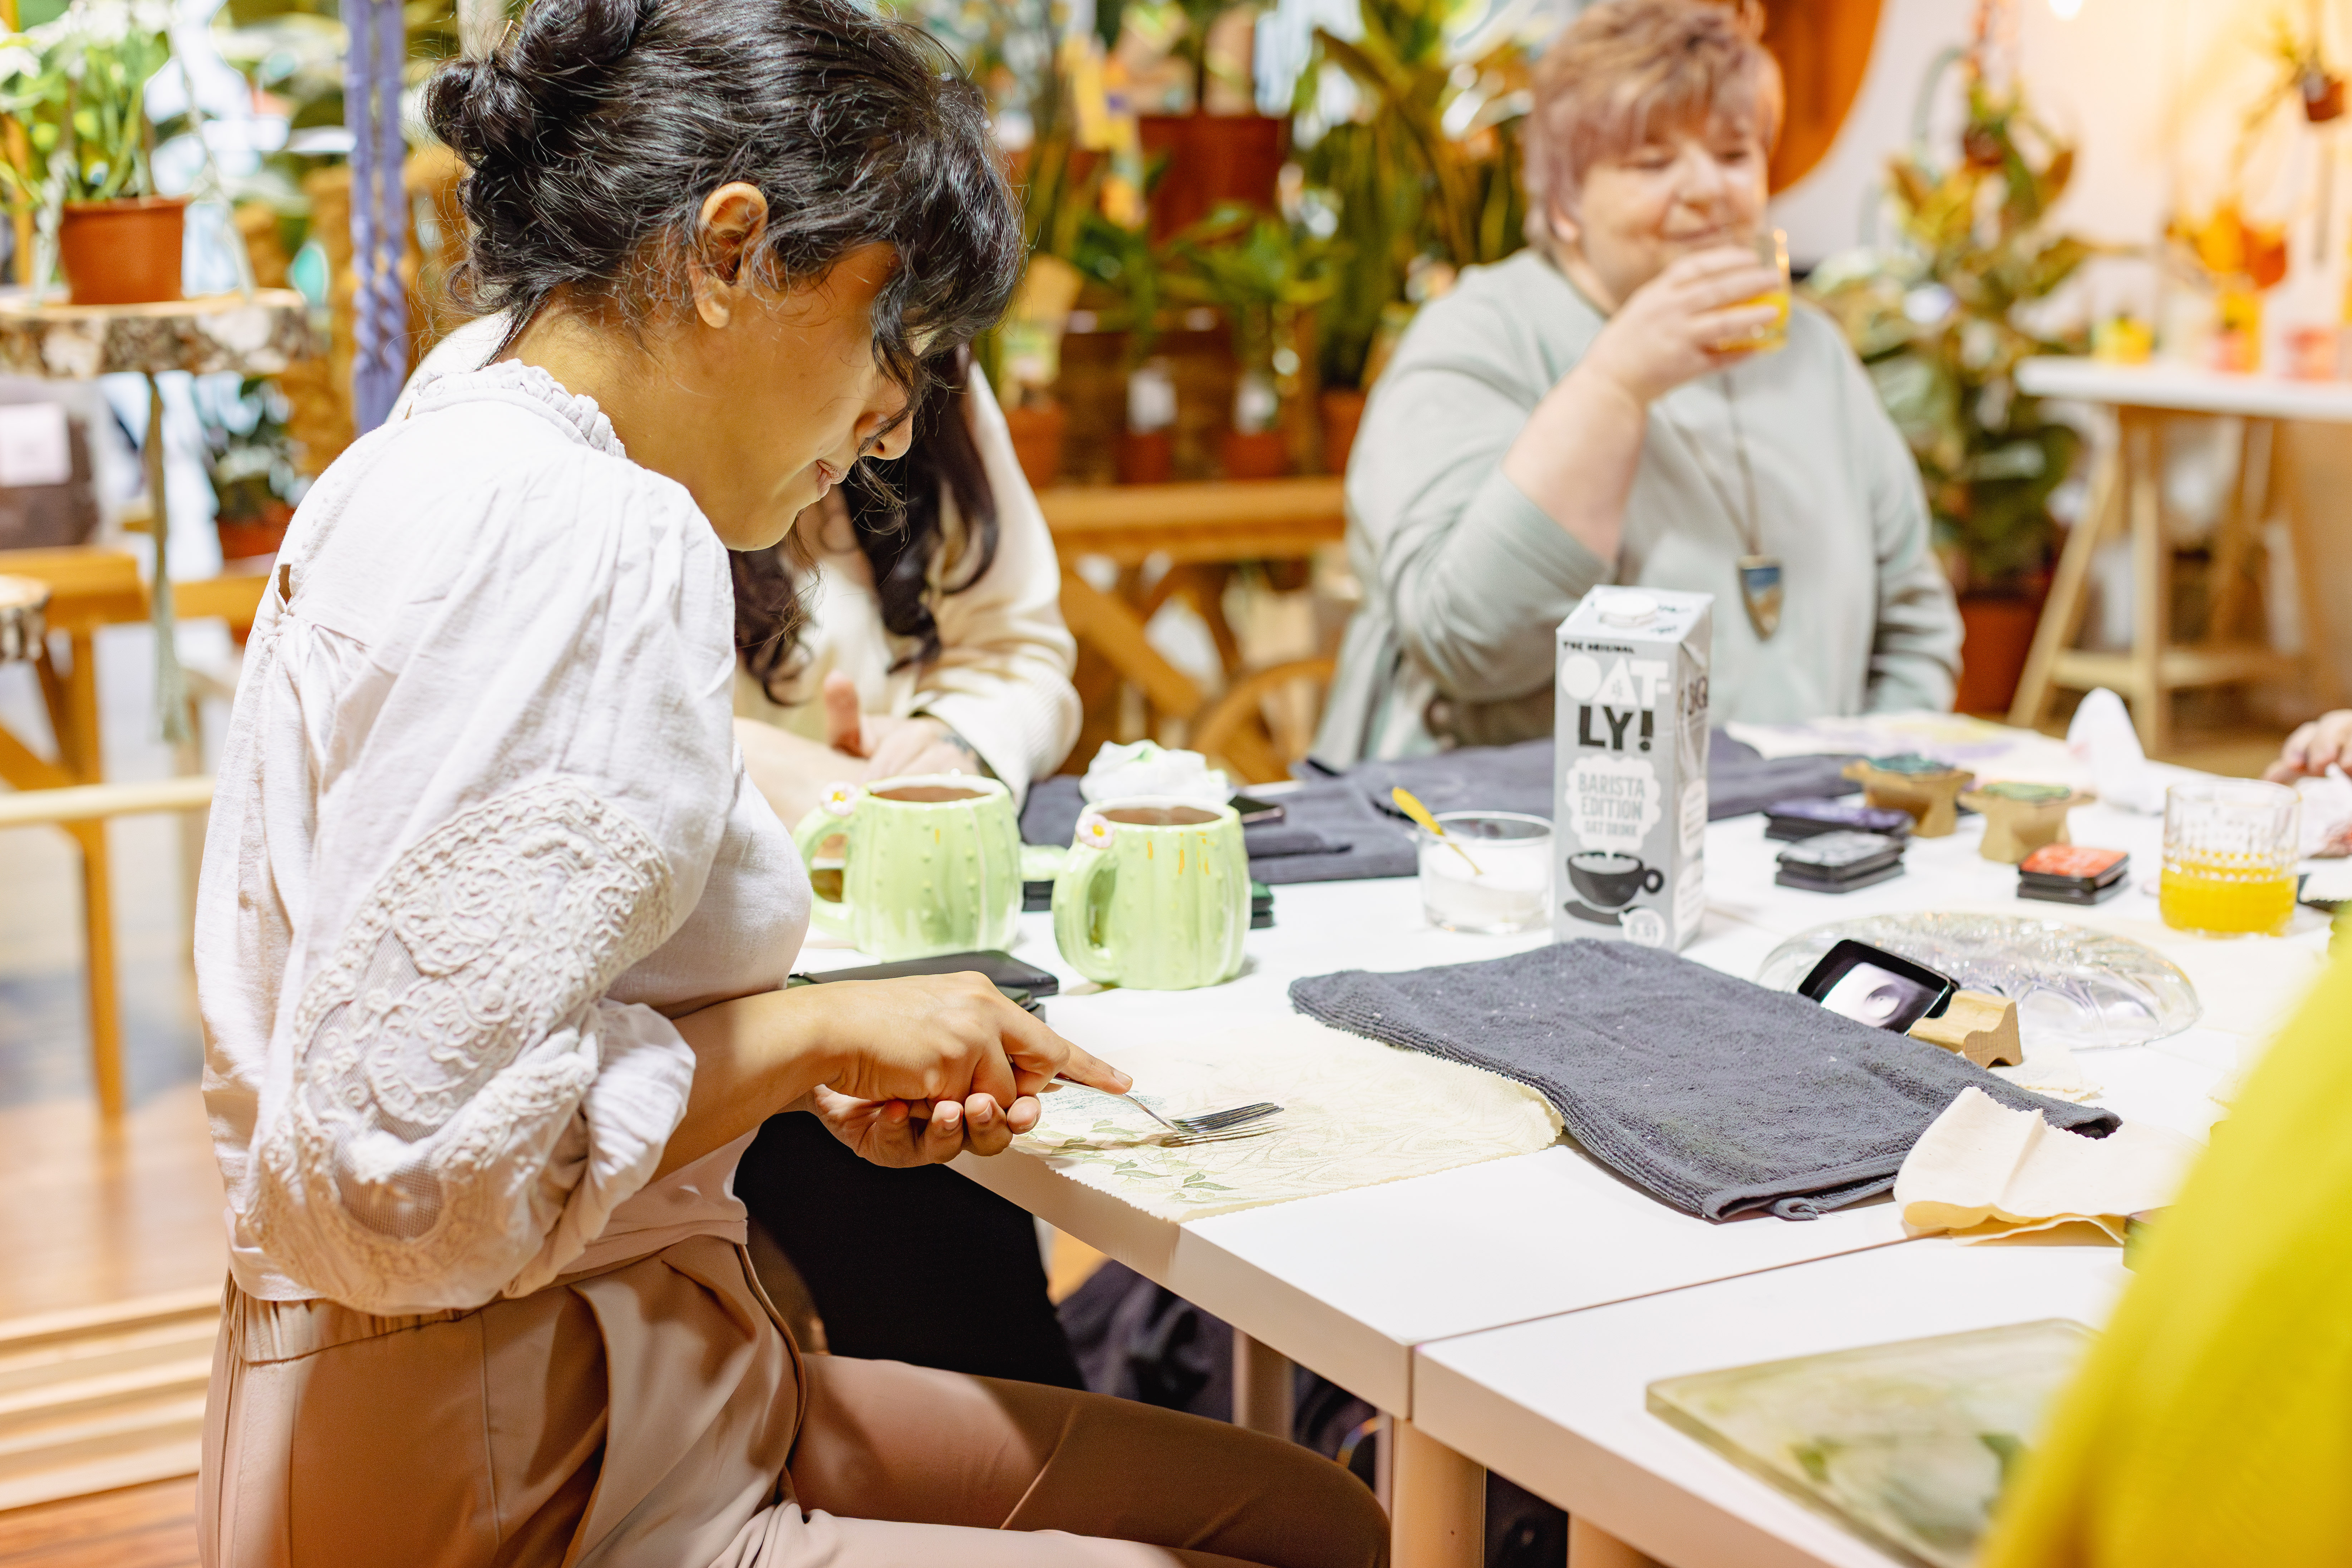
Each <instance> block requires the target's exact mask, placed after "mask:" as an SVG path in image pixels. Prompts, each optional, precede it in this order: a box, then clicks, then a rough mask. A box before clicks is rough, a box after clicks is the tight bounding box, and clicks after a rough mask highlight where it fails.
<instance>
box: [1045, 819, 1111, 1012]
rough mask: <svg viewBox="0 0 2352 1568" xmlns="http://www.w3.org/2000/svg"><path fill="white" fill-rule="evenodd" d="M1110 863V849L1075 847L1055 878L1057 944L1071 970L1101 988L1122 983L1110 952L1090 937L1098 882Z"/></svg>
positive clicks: (1086, 846)
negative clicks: (1098, 878)
mask: <svg viewBox="0 0 2352 1568" xmlns="http://www.w3.org/2000/svg"><path fill="white" fill-rule="evenodd" d="M1109 864H1110V854H1109V852H1108V850H1103V849H1097V848H1095V847H1093V846H1091V845H1086V844H1074V845H1072V846H1071V847H1070V853H1069V857H1068V858H1066V859H1065V860H1064V861H1063V862H1062V868H1061V870H1060V871H1059V872H1058V873H1056V874H1055V878H1054V945H1055V947H1058V948H1060V949H1061V950H1062V956H1063V957H1064V958H1065V959H1066V960H1068V961H1069V965H1070V967H1071V968H1073V969H1075V970H1076V971H1077V972H1078V973H1081V974H1083V975H1085V976H1086V977H1087V979H1089V980H1091V981H1093V982H1095V983H1096V984H1098V985H1116V984H1118V966H1117V965H1115V964H1114V963H1112V962H1111V955H1110V949H1109V948H1108V946H1103V945H1098V944H1097V942H1095V940H1094V938H1093V937H1092V936H1091V935H1090V934H1089V928H1090V927H1091V926H1092V925H1093V924H1094V922H1093V921H1092V920H1091V919H1090V918H1088V917H1089V915H1090V914H1091V906H1092V905H1093V903H1094V894H1095V879H1097V877H1099V876H1100V875H1101V874H1102V872H1103V871H1104V870H1105V868H1108V866H1109Z"/></svg>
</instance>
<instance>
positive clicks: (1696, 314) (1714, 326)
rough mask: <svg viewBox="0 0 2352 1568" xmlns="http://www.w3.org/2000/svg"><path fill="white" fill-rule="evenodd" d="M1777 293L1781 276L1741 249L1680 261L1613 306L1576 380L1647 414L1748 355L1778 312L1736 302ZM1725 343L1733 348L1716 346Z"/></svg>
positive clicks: (1723, 249)
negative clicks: (1611, 389) (1604, 383)
mask: <svg viewBox="0 0 2352 1568" xmlns="http://www.w3.org/2000/svg"><path fill="white" fill-rule="evenodd" d="M1780 287H1781V279H1780V273H1778V272H1777V271H1774V270H1773V269H1772V268H1768V267H1762V266H1759V265H1758V263H1757V260H1756V257H1755V254H1754V253H1753V252H1752V251H1749V250H1748V249H1746V248H1744V247H1738V246H1720V247H1717V248H1715V249H1713V250H1702V251H1698V252H1696V253H1695V254H1693V255H1690V256H1685V257H1683V258H1680V259H1678V260H1676V261H1675V262H1674V263H1673V264H1672V265H1671V266H1669V267H1668V268H1666V269H1665V270H1664V271H1663V272H1661V273H1659V274H1658V275H1657V276H1656V277H1655V278H1653V279H1650V280H1649V281H1648V282H1647V283H1644V284H1643V285H1642V286H1641V287H1640V288H1639V289H1634V290H1633V295H1632V297H1631V298H1629V299H1628V300H1626V301H1625V302H1624V303H1623V304H1622V305H1621V306H1619V307H1618V309H1617V313H1616V314H1615V315H1613V316H1612V317H1610V318H1609V324H1608V325H1607V326H1604V327H1602V328H1601V333H1600V335H1599V336H1598V337H1596V338H1594V339H1593V340H1592V347H1591V349H1590V350H1588V351H1587V352H1586V353H1585V356H1584V358H1583V360H1582V361H1581V362H1580V363H1579V364H1578V366H1577V370H1576V372H1575V373H1574V374H1590V375H1594V376H1599V377H1603V378H1605V379H1606V380H1608V381H1609V382H1611V383H1613V384H1615V385H1616V386H1618V387H1619V388H1620V389H1622V391H1623V392H1624V394H1625V395H1627V396H1629V397H1631V398H1632V399H1633V401H1634V402H1636V403H1638V404H1640V405H1643V407H1647V406H1648V405H1650V404H1651V403H1652V402H1654V401H1655V400H1656V399H1658V398H1660V397H1663V396H1664V395H1666V394H1667V393H1669V392H1672V391H1673V390H1674V389H1675V387H1677V386H1680V385H1681V384H1683V383H1685V382H1686V381H1690V380H1692V379H1694V378H1696V377H1697V376H1702V375H1705V374H1707V373H1708V372H1710V371H1716V370H1720V369H1722V368H1723V367H1724V366H1725V365H1727V364H1733V363H1737V362H1738V361H1740V360H1742V359H1745V358H1747V357H1748V355H1749V354H1750V353H1754V352H1755V351H1754V350H1753V349H1752V348H1749V347H1747V346H1744V345H1746V344H1748V342H1750V340H1752V339H1754V338H1756V337H1758V336H1759V335H1761V334H1762V333H1763V331H1765V329H1767V328H1768V327H1769V326H1771V325H1772V323H1773V322H1774V321H1777V320H1778V319H1779V315H1780V312H1779V310H1778V308H1777V307H1775V306H1772V305H1764V304H1758V305H1751V304H1743V303H1742V302H1741V301H1743V300H1754V299H1756V298H1757V297H1758V296H1759V295H1761V294H1767V293H1770V292H1771V291H1773V290H1775V289H1779V288H1780ZM1726 343H1729V344H1733V345H1735V346H1734V347H1731V348H1728V349H1727V348H1724V347H1722V346H1721V345H1723V344H1726Z"/></svg>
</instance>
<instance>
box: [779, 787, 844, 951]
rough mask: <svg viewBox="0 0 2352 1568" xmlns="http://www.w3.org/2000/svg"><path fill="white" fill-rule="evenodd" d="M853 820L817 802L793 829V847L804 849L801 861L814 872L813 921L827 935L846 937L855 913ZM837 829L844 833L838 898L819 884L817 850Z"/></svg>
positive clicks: (810, 900)
mask: <svg viewBox="0 0 2352 1568" xmlns="http://www.w3.org/2000/svg"><path fill="white" fill-rule="evenodd" d="M850 821H851V818H850V817H847V816H835V815H834V814H833V813H831V812H829V811H827V810H826V809H825V808H824V806H822V805H815V806H811V807H810V808H809V814H808V815H807V816H803V817H802V818H801V825H800V826H798V827H795V828H793V847H794V848H796V849H798V850H799V851H800V853H801V865H802V866H803V868H806V869H807V870H808V871H809V873H810V877H809V882H810V887H809V923H811V924H812V925H814V926H815V927H816V929H817V930H819V931H823V932H824V934H825V935H827V936H831V937H840V938H843V939H845V940H846V939H847V938H848V936H849V923H850V917H851V914H852V913H853V911H852V910H851V909H850V903H849V897H848V895H849V877H848V874H847V871H848V863H849V853H848V851H849V824H850ZM836 833H838V834H840V835H841V839H842V857H841V858H842V867H843V876H842V879H841V891H842V896H841V897H840V898H838V899H828V898H826V897H825V896H824V894H822V893H820V892H818V891H817V890H816V887H815V881H816V878H815V871H816V850H817V846H818V845H820V844H823V843H824V841H825V840H826V839H828V838H830V837H833V836H834V835H835V834H836Z"/></svg>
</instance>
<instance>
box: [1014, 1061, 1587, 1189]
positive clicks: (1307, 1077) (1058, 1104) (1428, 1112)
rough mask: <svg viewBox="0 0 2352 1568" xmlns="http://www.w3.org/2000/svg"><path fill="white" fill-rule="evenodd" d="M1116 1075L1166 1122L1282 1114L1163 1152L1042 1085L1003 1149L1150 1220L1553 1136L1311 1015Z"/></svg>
mask: <svg viewBox="0 0 2352 1568" xmlns="http://www.w3.org/2000/svg"><path fill="white" fill-rule="evenodd" d="M1119 1065H1120V1066H1121V1067H1123V1068H1127V1069H1128V1070H1129V1071H1130V1072H1132V1073H1133V1074H1134V1075H1135V1079H1136V1083H1137V1085H1138V1092H1139V1093H1141V1094H1142V1095H1143V1096H1144V1098H1145V1099H1146V1100H1148V1101H1149V1102H1150V1104H1151V1105H1152V1107H1153V1108H1154V1109H1156V1110H1159V1111H1160V1113H1161V1114H1162V1115H1164V1116H1183V1115H1191V1114H1195V1113H1198V1112H1201V1111H1208V1110H1225V1109H1227V1108H1229V1107H1232V1106H1236V1105H1245V1104H1250V1103H1253V1102H1255V1101H1257V1100H1273V1101H1274V1102H1275V1103H1276V1104H1277V1105H1280V1106H1281V1107H1282V1108H1283V1112H1282V1115H1281V1116H1280V1117H1278V1118H1276V1119H1275V1121H1273V1123H1272V1125H1271V1130H1270V1131H1265V1132H1262V1133H1255V1134H1252V1135H1250V1136H1245V1137H1234V1138H1227V1139H1222V1140H1218V1141H1214V1142H1171V1140H1170V1137H1169V1134H1168V1133H1167V1131H1166V1130H1165V1129H1163V1128H1161V1127H1160V1126H1159V1125H1158V1124H1157V1123H1155V1122H1154V1121H1152V1120H1151V1119H1150V1117H1148V1116H1146V1115H1145V1114H1144V1113H1143V1112H1142V1111H1140V1110H1137V1109H1135V1107H1133V1106H1131V1105H1129V1104H1127V1103H1126V1102H1125V1101H1124V1100H1118V1099H1116V1098H1114V1097H1112V1096H1109V1095H1106V1094H1097V1092H1095V1091H1094V1090H1093V1089H1085V1088H1082V1087H1080V1086H1079V1085H1076V1084H1067V1083H1056V1084H1054V1085H1052V1086H1051V1088H1050V1089H1049V1091H1048V1092H1047V1093H1046V1095H1045V1117H1044V1120H1043V1121H1040V1122H1039V1123H1038V1125H1037V1127H1036V1129H1035V1131H1032V1132H1030V1133H1028V1134H1026V1135H1024V1137H1022V1138H1020V1139H1018V1140H1016V1141H1015V1142H1014V1144H1013V1146H1014V1147H1015V1148H1017V1149H1019V1150H1021V1151H1022V1152H1024V1153H1028V1154H1034V1155H1035V1156H1037V1157H1038V1158H1039V1159H1041V1160H1043V1161H1045V1163H1046V1164H1048V1165H1050V1166H1052V1167H1053V1168H1054V1169H1055V1170H1057V1171H1060V1172H1061V1173H1063V1174H1065V1175H1066V1176H1069V1177H1071V1178H1072V1179H1074V1180H1076V1181H1080V1182H1083V1183H1085V1184H1087V1185H1088V1186H1090V1187H1096V1188H1099V1189H1100V1190H1102V1191H1104V1192H1107V1193H1109V1194H1112V1195H1114V1196H1116V1197H1118V1198H1120V1199H1122V1200H1124V1201H1125V1202H1127V1203H1129V1204H1132V1205H1134V1206H1136V1207H1137V1208H1139V1209H1141V1210H1143V1211H1144V1212H1145V1213H1147V1214H1150V1215H1154V1216H1156V1217H1158V1218H1160V1219H1169V1220H1178V1221H1182V1220H1195V1219H1207V1218H1208V1217H1210V1216H1211V1215H1221V1214H1232V1213H1234V1211H1236V1210H1239V1209H1247V1208H1256V1207H1259V1206H1260V1205H1265V1204H1278V1203H1286V1202H1288V1201H1289V1200H1291V1199H1293V1198H1309V1197H1315V1196H1317V1195H1318V1194H1324V1193H1337V1192H1344V1191H1346V1190H1347V1189H1349V1188H1350V1187H1369V1186H1373V1185H1376V1184H1380V1183H1382V1182H1401V1181H1403V1180H1404V1179H1406V1178H1407V1177H1409V1176H1426V1175H1429V1174H1431V1173H1434V1172H1438V1171H1449V1170H1452V1169H1453V1168H1454V1166H1456V1165H1471V1164H1475V1163H1478V1162H1479V1161H1482V1160H1499V1159H1501V1158H1503V1157H1504V1156H1505V1155H1507V1154H1527V1153H1532V1152H1534V1151H1536V1150H1538V1149H1541V1148H1545V1147H1547V1146H1548V1145H1549V1144H1550V1143H1552V1142H1554V1141H1555V1140H1557V1139H1558V1138H1559V1128H1560V1122H1559V1112H1558V1111H1555V1110H1553V1109H1552V1108H1551V1104H1550V1102H1549V1101H1548V1100H1545V1099H1544V1098H1543V1096H1541V1095H1539V1094H1538V1093H1536V1092H1535V1090H1533V1089H1528V1088H1527V1087H1526V1086H1524V1085H1522V1084H1517V1083H1514V1082H1512V1081H1511V1080H1510V1079H1506V1078H1502V1077H1499V1076H1497V1075H1496V1074H1494V1073H1489V1072H1482V1071H1480V1070H1479V1069H1477V1068H1467V1067H1462V1066H1459V1065H1457V1064H1455V1063H1453V1062H1447V1061H1440V1060H1438V1059H1437V1058H1434V1057H1427V1056H1423V1055H1421V1054H1420V1053H1418V1052H1414V1051H1401V1050H1397V1049H1395V1048H1394V1047H1389V1046H1383V1045H1381V1044H1379V1043H1378V1042H1377V1041H1373V1040H1367V1039H1365V1038H1363V1037H1360V1036H1357V1035H1348V1034H1342V1033H1340V1032H1339V1030H1337V1029H1330V1028H1326V1027H1325V1026H1322V1025H1320V1024H1318V1023H1316V1022H1314V1021H1313V1020H1311V1019H1307V1018H1301V1017H1296V1016H1292V1017H1285V1018H1276V1019H1269V1020H1267V1021H1265V1022H1264V1023H1255V1024H1248V1025H1244V1026H1240V1027H1237V1028H1234V1029H1231V1030H1227V1031H1225V1032H1223V1033H1222V1034H1214V1035H1209V1036H1205V1037H1189V1038H1187V1039H1185V1040H1184V1041H1182V1042H1181V1043H1169V1044H1164V1045H1160V1046H1156V1047H1153V1046H1144V1047H1121V1049H1120V1053H1119Z"/></svg>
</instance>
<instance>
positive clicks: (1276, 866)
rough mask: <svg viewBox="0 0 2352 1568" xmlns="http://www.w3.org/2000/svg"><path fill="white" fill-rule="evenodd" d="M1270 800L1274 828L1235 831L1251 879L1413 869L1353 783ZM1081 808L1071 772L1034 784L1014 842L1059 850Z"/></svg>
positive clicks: (1393, 873) (1395, 831)
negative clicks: (1278, 812) (1276, 811)
mask: <svg viewBox="0 0 2352 1568" xmlns="http://www.w3.org/2000/svg"><path fill="white" fill-rule="evenodd" d="M1278 798H1279V799H1280V800H1281V802H1282V808H1283V816H1282V820H1281V821H1280V822H1269V823H1265V824H1262V825H1260V826H1255V827H1244V829H1242V846H1243V848H1244V850H1245V851H1246V852H1247V853H1248V855H1249V860H1250V875H1251V876H1252V877H1254V878H1255V879H1257V880H1259V881H1261V882H1264V883H1265V884H1267V885H1268V886H1276V885H1278V884H1281V883H1285V882H1339V881H1347V880H1350V879H1358V878H1363V877H1410V876H1412V874H1413V872H1414V871H1415V870H1417V869H1418V868H1419V857H1418V856H1417V855H1416V853H1415V851H1414V849H1413V843H1412V833H1411V831H1410V830H1408V829H1407V828H1405V827H1403V826H1401V825H1399V824H1398V823H1395V822H1391V821H1390V820H1389V819H1388V818H1386V817H1384V816H1381V814H1380V813H1378V812H1376V811H1374V810H1373V809H1372V808H1371V806H1370V804H1369V803H1368V802H1366V801H1365V799H1364V797H1363V796H1362V795H1360V794H1359V793H1358V792H1357V790H1356V787H1355V786H1354V785H1353V784H1347V783H1344V782H1342V781H1340V780H1339V779H1322V780H1317V781H1311V782H1308V783H1307V784H1301V785H1300V786H1299V787H1298V788H1297V789H1296V790H1294V791H1292V792H1290V793H1289V794H1287V795H1281V796H1279V797H1278ZM1085 807H1086V801H1085V798H1084V797H1083V796H1081V795H1079V794H1078V780H1077V775H1076V774H1075V773H1056V774H1055V775H1053V776H1052V777H1050V778H1042V779H1039V780H1038V781H1037V782H1036V783H1035V784H1031V785H1030V786H1029V798H1028V800H1027V801H1026V802H1025V803H1024V805H1022V807H1021V841H1022V842H1023V843H1024V844H1067V843H1068V842H1069V841H1070V836H1071V835H1072V834H1073V833H1075V832H1076V830H1077V826H1078V813H1079V812H1080V811H1082V810H1084V809H1085Z"/></svg>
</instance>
